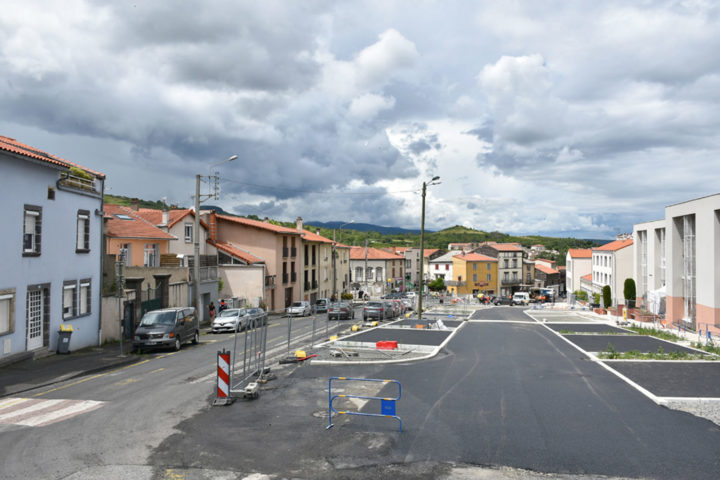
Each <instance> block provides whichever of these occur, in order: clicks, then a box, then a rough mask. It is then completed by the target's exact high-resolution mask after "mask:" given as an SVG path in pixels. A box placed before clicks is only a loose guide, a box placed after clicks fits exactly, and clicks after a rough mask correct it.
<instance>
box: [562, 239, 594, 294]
mask: <svg viewBox="0 0 720 480" xmlns="http://www.w3.org/2000/svg"><path fill="white" fill-rule="evenodd" d="M565 266H566V273H565V288H566V290H567V292H568V294H570V293H573V292H576V291H578V290H580V279H581V278H582V277H584V276H585V275H587V274H589V273H592V249H590V248H571V249H569V250H568V252H567V255H566V256H565Z"/></svg>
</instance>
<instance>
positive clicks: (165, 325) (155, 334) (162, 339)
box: [133, 307, 200, 352]
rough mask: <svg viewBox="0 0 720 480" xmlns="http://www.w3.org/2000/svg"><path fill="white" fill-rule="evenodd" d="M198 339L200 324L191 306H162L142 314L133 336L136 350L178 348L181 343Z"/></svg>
mask: <svg viewBox="0 0 720 480" xmlns="http://www.w3.org/2000/svg"><path fill="white" fill-rule="evenodd" d="M187 341H192V343H193V344H196V343H198V342H199V341H200V324H199V322H198V319H197V317H196V316H195V309H194V308H193V307H185V308H163V309H161V310H151V311H149V312H146V313H145V315H143V317H142V320H140V324H139V325H138V327H137V329H135V335H134V336H133V348H134V349H135V350H137V351H138V352H140V351H142V350H152V349H156V348H174V349H175V350H180V349H181V348H182V345H183V343H185V342H187Z"/></svg>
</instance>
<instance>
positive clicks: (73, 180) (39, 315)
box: [0, 136, 105, 361]
mask: <svg viewBox="0 0 720 480" xmlns="http://www.w3.org/2000/svg"><path fill="white" fill-rule="evenodd" d="M0 171H2V175H0V203H2V206H3V211H4V212H5V213H4V214H3V234H2V235H0V272H2V275H1V276H0V361H2V360H4V359H6V358H7V359H8V360H10V359H11V358H10V357H16V356H20V357H21V356H23V354H27V353H28V352H33V353H37V352H47V351H54V350H56V349H57V346H58V337H59V334H58V331H59V329H60V326H61V325H62V326H66V327H67V326H72V329H73V332H72V336H71V339H70V345H69V347H70V349H71V350H77V349H79V348H84V347H88V346H93V345H98V342H99V339H100V333H101V332H100V317H101V315H100V314H101V312H100V308H101V307H100V289H101V286H102V262H101V258H102V250H103V240H102V230H103V211H102V210H103V189H104V183H105V176H104V175H103V174H101V173H98V172H94V171H92V170H89V169H87V168H84V167H80V166H79V165H76V164H74V163H72V162H69V161H67V160H64V159H62V158H59V157H56V156H55V155H52V154H49V153H46V152H43V151H41V150H39V149H37V148H34V147H30V146H28V145H25V144H22V143H20V142H18V141H16V140H14V139H11V138H7V137H2V136H0Z"/></svg>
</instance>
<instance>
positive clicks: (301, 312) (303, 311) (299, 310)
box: [285, 301, 312, 317]
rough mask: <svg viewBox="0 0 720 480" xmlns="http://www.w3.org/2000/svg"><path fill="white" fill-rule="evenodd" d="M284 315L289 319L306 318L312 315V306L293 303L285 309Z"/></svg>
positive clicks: (307, 303)
mask: <svg viewBox="0 0 720 480" xmlns="http://www.w3.org/2000/svg"><path fill="white" fill-rule="evenodd" d="M285 313H286V314H287V315H288V316H289V317H306V316H308V315H310V314H311V313H312V306H311V305H310V302H305V301H300V302H293V303H292V304H291V305H290V306H289V307H287V308H286V309H285Z"/></svg>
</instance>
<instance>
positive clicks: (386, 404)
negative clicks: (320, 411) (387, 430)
mask: <svg viewBox="0 0 720 480" xmlns="http://www.w3.org/2000/svg"><path fill="white" fill-rule="evenodd" d="M333 380H342V381H346V382H380V383H383V384H388V383H395V384H397V386H398V393H397V396H396V397H390V398H387V397H368V396H365V395H350V394H336V395H333V393H332V383H333ZM401 394H402V385H400V382H398V381H397V380H382V379H379V378H349V377H330V380H329V381H328V426H327V427H325V429H326V430H328V429H330V428H332V427H333V423H332V414H333V412H335V413H336V414H338V415H361V416H364V417H389V418H394V419H396V420H397V421H398V424H399V427H398V431H399V432H402V419H401V418H400V417H398V416H397V415H396V411H395V402H397V401H398V400H400V395H401ZM336 398H361V399H364V400H380V412H381V413H363V412H350V411H347V410H336V409H335V407H333V401H334V400H335V399H336Z"/></svg>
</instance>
